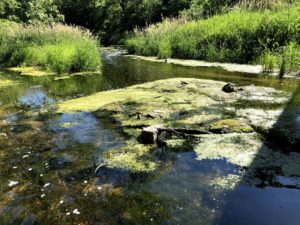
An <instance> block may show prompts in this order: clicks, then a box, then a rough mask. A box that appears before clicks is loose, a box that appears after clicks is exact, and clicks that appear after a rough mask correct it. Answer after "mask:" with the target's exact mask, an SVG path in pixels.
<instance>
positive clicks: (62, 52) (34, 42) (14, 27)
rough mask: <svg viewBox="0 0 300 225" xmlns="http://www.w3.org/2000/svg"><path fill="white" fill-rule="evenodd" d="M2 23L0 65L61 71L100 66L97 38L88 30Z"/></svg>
mask: <svg viewBox="0 0 300 225" xmlns="http://www.w3.org/2000/svg"><path fill="white" fill-rule="evenodd" d="M0 26H1V30H0V46H1V48H0V65H3V66H6V67H8V66H42V67H45V68H46V69H49V70H51V71H54V72H58V73H63V72H78V71H95V70H98V69H99V66H100V55H99V45H98V41H97V40H96V39H95V38H94V37H93V36H92V35H91V33H90V32H88V31H87V30H85V29H81V28H78V27H71V26H65V25H61V24H56V25H51V26H50V25H21V24H18V23H14V22H8V21H4V20H2V21H1V20H0Z"/></svg>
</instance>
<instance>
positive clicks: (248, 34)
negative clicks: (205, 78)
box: [126, 3, 300, 69]
mask: <svg viewBox="0 0 300 225" xmlns="http://www.w3.org/2000/svg"><path fill="white" fill-rule="evenodd" d="M299 15H300V4H299V3H294V4H292V5H284V6H281V7H278V8H276V9H273V10H272V11H271V10H264V11H244V10H235V11H232V12H230V13H226V14H223V15H218V16H214V17H211V18H209V19H205V20H198V21H186V20H184V19H182V18H181V19H179V20H173V21H171V20H165V21H163V22H162V23H159V24H156V25H151V26H149V27H148V28H146V29H145V30H140V31H135V35H134V36H132V37H130V38H128V40H127V42H126V46H127V48H128V50H129V51H130V52H131V53H136V54H142V55H155V56H158V57H166V56H167V57H170V54H171V57H173V58H185V59H200V60H207V61H219V62H233V63H256V62H258V61H259V60H260V59H263V58H264V59H265V61H270V60H271V61H273V62H272V63H271V62H270V63H271V64H272V65H274V66H275V67H278V63H275V61H277V60H278V59H277V60H275V59H274V57H275V58H278V56H277V54H278V53H279V55H280V54H282V53H280V51H278V49H280V48H282V47H284V46H288V45H289V43H290V42H294V43H295V45H299V44H300V43H299V42H300V31H299V27H300V20H299ZM168 44H169V45H168ZM287 48H288V47H287ZM266 50H268V51H269V52H270V53H272V54H275V53H276V56H271V55H266V56H263V55H264V54H265V53H266ZM166 52H167V53H168V54H166ZM271 64H269V66H271ZM269 66H268V67H269ZM287 66H289V67H290V65H288V64H287ZM293 67H295V65H293ZM295 68H298V69H299V67H297V66H296V67H295ZM295 68H293V69H295Z"/></svg>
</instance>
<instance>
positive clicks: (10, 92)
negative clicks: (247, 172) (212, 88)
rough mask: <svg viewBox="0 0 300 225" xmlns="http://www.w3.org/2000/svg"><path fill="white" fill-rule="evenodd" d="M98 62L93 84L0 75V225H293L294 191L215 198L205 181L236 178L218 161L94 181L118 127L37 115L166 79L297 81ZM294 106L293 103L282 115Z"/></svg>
mask: <svg viewBox="0 0 300 225" xmlns="http://www.w3.org/2000/svg"><path fill="white" fill-rule="evenodd" d="M103 61H104V62H103V68H102V74H101V75H87V76H73V77H71V78H70V79H61V80H54V77H42V78H32V77H20V76H18V75H14V74H0V77H5V78H11V79H13V80H16V81H18V82H19V83H20V84H19V85H14V86H11V87H7V88H3V89H0V109H3V110H5V111H4V113H2V114H1V110H0V133H1V135H2V137H0V169H1V170H0V177H1V180H0V188H1V189H0V224H14V225H15V224H185V225H187V224H220V225H221V224H222V225H223V224H224V225H225V224H226V225H227V224H228V225H229V224H243V225H248V224H249V225H250V224H261V225H268V224H272V225H275V224H278V225H279V224H288V225H294V224H295V225H296V224H299V221H300V214H299V212H298V209H299V208H300V198H299V197H300V190H298V189H295V188H288V187H276V186H275V185H272V184H267V185H265V186H264V187H263V188H262V187H261V188H259V187H250V186H245V185H239V186H238V187H235V188H233V189H227V190H223V189H221V188H218V187H216V186H213V185H211V184H210V182H209V181H210V180H211V179H215V178H222V177H223V176H227V175H228V174H232V175H240V174H241V173H242V171H241V169H240V168H238V167H237V166H235V165H233V164H231V163H229V162H227V161H226V160H225V159H224V160H202V161H198V160H196V159H195V158H196V154H195V153H194V152H192V151H190V152H184V153H177V154H175V156H173V157H172V158H171V159H170V160H168V161H166V162H165V165H164V167H163V168H161V170H160V171H159V172H157V173H156V174H150V175H145V174H128V173H126V172H124V171H112V170H111V171H105V172H103V173H98V172H96V173H95V169H96V167H97V165H98V164H99V163H101V160H102V159H101V158H99V156H98V155H99V153H100V152H101V151H105V150H106V149H108V148H111V147H115V146H121V145H123V144H124V143H125V141H126V139H127V137H126V136H125V135H123V134H122V132H121V129H120V128H119V127H118V125H117V124H114V123H113V122H112V121H111V120H110V119H109V118H105V117H101V118H99V117H96V116H95V115H94V114H91V113H76V114H56V115H53V114H50V116H49V114H47V112H44V109H43V107H44V106H49V105H51V104H55V103H57V102H59V101H62V100H65V99H71V98H76V97H80V96H84V95H88V94H92V93H95V92H98V91H103V90H110V89H116V88H123V87H127V86H130V85H133V84H138V83H144V82H149V81H154V80H158V79H167V78H172V77H193V78H199V79H214V80H221V81H231V82H234V83H237V84H240V85H249V84H255V85H262V86H270V87H274V88H277V89H281V90H285V91H289V92H293V93H294V92H296V91H297V90H298V87H299V84H300V82H299V81H297V80H291V79H285V80H282V81H280V80H278V79H277V78H275V77H267V76H257V75H251V74H239V73H230V72H226V71H224V70H221V69H212V68H189V67H182V66H176V65H170V64H164V63H154V62H147V61H142V60H135V59H131V58H127V57H121V56H116V55H114V56H109V55H104V60H103ZM299 105H300V104H299V96H298V97H297V96H296V97H295V98H294V99H293V101H292V103H291V104H290V105H289V107H294V108H298V106H299ZM296 118H299V117H296ZM266 179H267V178H266ZM282 179H286V180H285V182H293V181H291V179H290V178H284V177H283V178H282ZM295 182H298V181H295ZM293 187H295V186H293Z"/></svg>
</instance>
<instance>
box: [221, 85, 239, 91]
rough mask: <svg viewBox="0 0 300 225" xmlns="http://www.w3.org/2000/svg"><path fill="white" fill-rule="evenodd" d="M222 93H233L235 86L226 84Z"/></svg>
mask: <svg viewBox="0 0 300 225" xmlns="http://www.w3.org/2000/svg"><path fill="white" fill-rule="evenodd" d="M222 91H224V92H226V93H232V92H235V91H236V90H235V85H234V84H233V83H228V84H226V85H225V86H224V87H223V88H222Z"/></svg>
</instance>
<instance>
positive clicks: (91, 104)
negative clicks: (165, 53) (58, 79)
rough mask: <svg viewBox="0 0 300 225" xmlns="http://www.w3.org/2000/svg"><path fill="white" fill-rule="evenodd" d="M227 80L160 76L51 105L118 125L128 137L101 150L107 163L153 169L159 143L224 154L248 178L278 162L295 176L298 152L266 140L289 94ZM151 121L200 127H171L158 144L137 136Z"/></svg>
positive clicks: (213, 156)
mask: <svg viewBox="0 0 300 225" xmlns="http://www.w3.org/2000/svg"><path fill="white" fill-rule="evenodd" d="M225 84H226V83H224V82H218V81H211V80H200V79H186V78H174V79H168V80H159V81H155V82H152V83H146V84H141V85H135V86H131V87H128V88H125V89H119V90H113V91H106V92H99V93H96V94H93V95H90V96H86V97H82V98H78V99H73V100H69V101H65V102H62V103H60V104H59V105H58V109H57V112H58V113H74V112H79V111H83V112H93V113H94V114H95V115H97V116H99V117H101V116H103V115H104V114H105V115H109V116H112V117H113V119H114V121H116V122H117V123H118V124H120V126H121V127H122V128H123V131H124V132H125V133H126V134H127V135H129V137H130V141H128V143H127V145H126V146H124V147H118V148H112V149H109V150H108V151H106V152H105V153H104V154H103V155H102V157H103V158H104V163H103V165H101V166H104V165H105V166H106V167H108V168H118V169H124V170H128V171H131V172H135V173H140V172H147V173H148V172H152V171H155V170H157V169H158V168H160V167H161V163H160V159H159V157H157V155H159V151H161V150H157V149H158V147H163V148H167V149H169V150H170V149H171V151H174V152H178V151H194V152H195V153H196V155H197V159H198V160H204V159H210V160H218V159H226V160H227V161H228V162H230V163H232V164H234V165H237V166H239V167H241V168H247V175H248V177H252V178H253V177H255V176H253V174H255V173H256V172H257V170H259V171H260V172H263V171H264V172H268V173H272V170H270V168H276V169H274V171H273V172H274V173H275V171H277V172H278V170H280V171H281V172H280V173H282V174H283V175H287V174H289V175H291V174H292V175H293V176H298V175H300V174H298V172H295V171H297V170H295V168H294V167H293V165H295V161H298V160H300V155H299V154H298V153H293V154H292V155H286V154H283V153H281V152H278V151H274V150H273V149H272V148H271V147H269V146H268V145H266V142H265V140H266V138H267V136H268V133H269V132H271V131H272V129H273V127H274V126H275V125H276V123H277V122H278V120H280V116H281V114H282V113H283V111H284V109H285V106H286V105H287V104H288V101H289V99H290V98H291V95H290V94H289V93H286V92H283V91H278V90H275V89H273V88H267V87H257V86H254V85H251V86H243V87H239V88H238V91H236V92H233V93H225V92H223V91H222V87H223V86H224V85H225ZM152 125H160V126H164V127H168V128H170V129H173V130H181V131H185V132H187V133H188V132H189V131H192V132H196V133H197V131H198V133H199V132H200V133H201V132H203V134H196V135H185V136H183V135H182V136H181V135H178V134H176V133H174V132H173V133H171V134H167V135H166V137H165V138H164V140H163V141H162V143H160V144H161V146H158V147H157V143H153V144H150V145H149V144H148V145H146V144H143V143H141V140H140V137H141V132H142V128H144V127H147V126H152ZM278 132H279V133H280V132H281V131H280V129H278ZM287 135H290V136H293V135H294V138H295V140H298V138H299V137H298V136H297V135H296V134H291V133H289V134H287ZM295 135H296V136H295ZM160 149H161V148H160ZM287 168H289V169H287ZM250 174H251V176H250ZM228 179H232V176H229V177H228ZM240 179H242V178H240ZM225 180H226V179H225ZM235 181H237V182H240V181H241V180H239V179H235ZM244 181H246V179H244ZM216 182H218V183H224V185H225V184H226V185H227V184H228V182H225V181H222V182H221V181H220V180H219V181H216ZM247 182H248V180H247ZM251 182H252V183H253V182H254V180H253V179H252V180H251V181H250V180H249V183H251Z"/></svg>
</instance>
